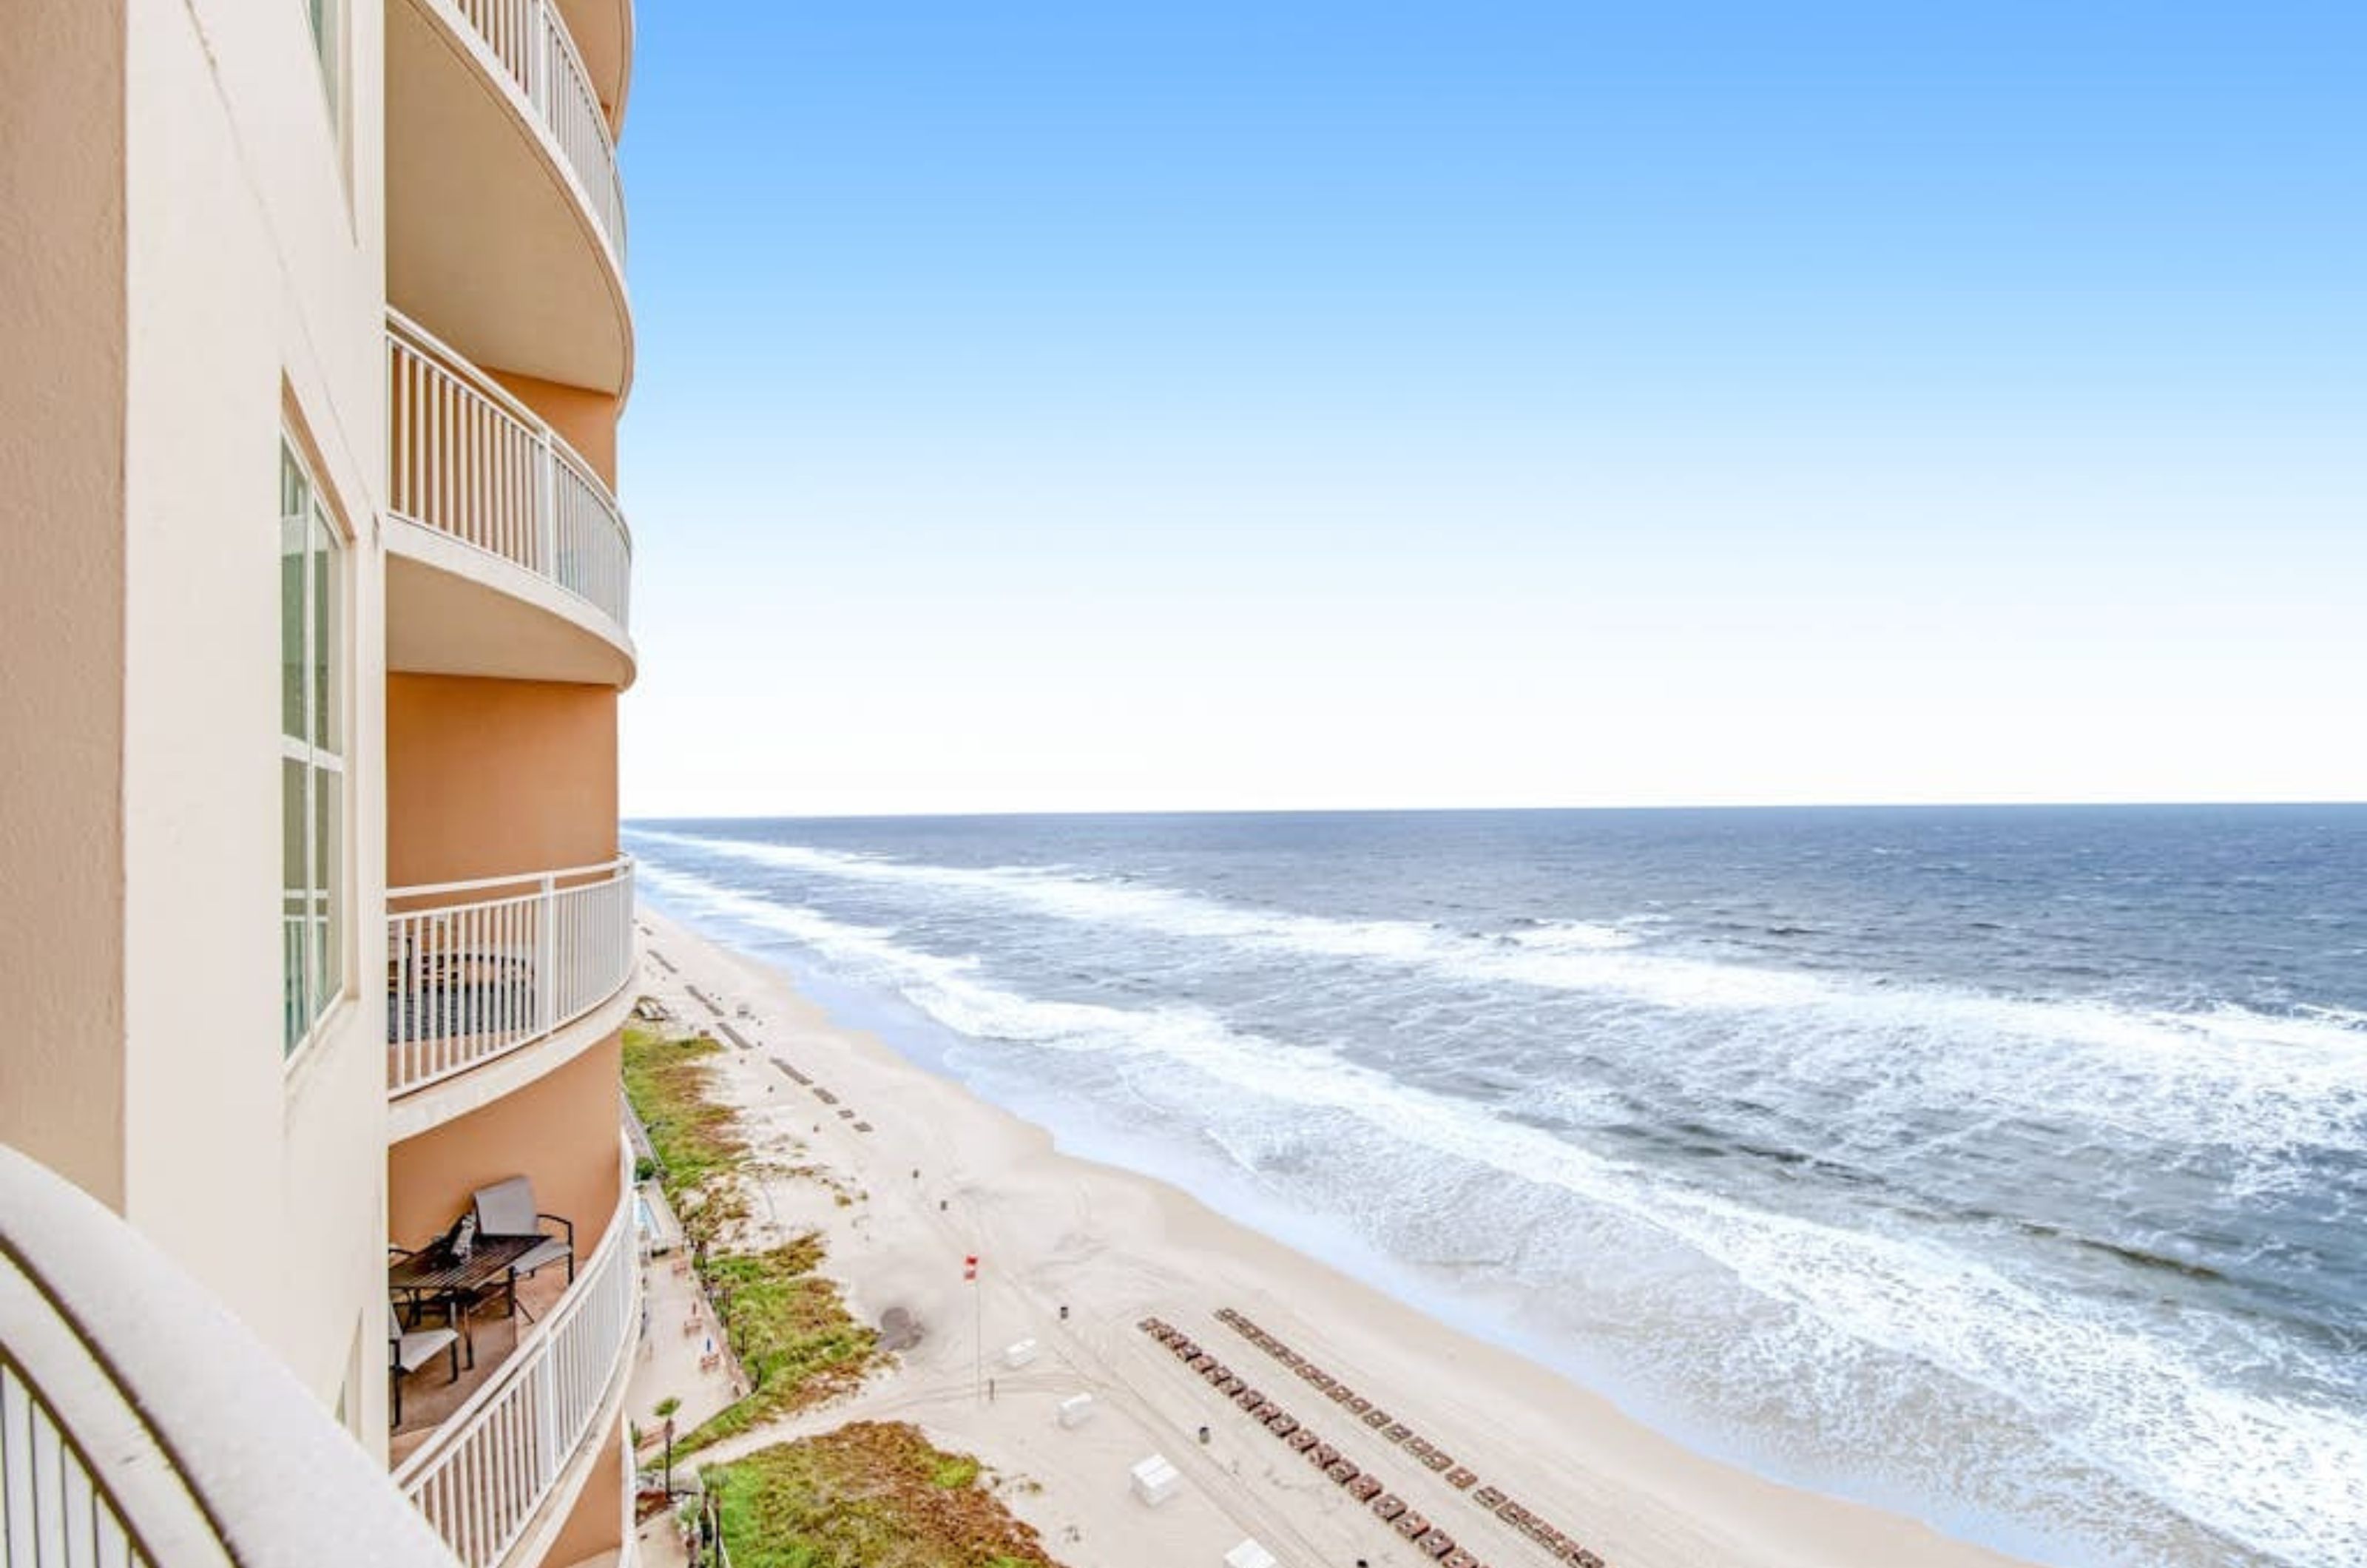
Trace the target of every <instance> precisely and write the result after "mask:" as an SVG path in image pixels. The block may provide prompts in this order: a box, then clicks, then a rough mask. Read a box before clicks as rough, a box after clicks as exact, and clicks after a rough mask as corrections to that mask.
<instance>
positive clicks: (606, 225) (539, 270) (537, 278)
mask: <svg viewBox="0 0 2367 1568" xmlns="http://www.w3.org/2000/svg"><path fill="white" fill-rule="evenodd" d="M620 63H621V62H620ZM387 230H388V235H387V239H388V248H387V293H388V296H389V298H390V299H393V300H394V301H395V302H396V303H398V304H399V305H400V306H401V307H402V309H403V310H406V311H407V312H409V313H410V314H411V315H413V316H415V317H417V318H419V319H421V320H423V321H427V322H428V323H429V324H430V325H432V326H433V327H434V328H435V330H436V332H437V333H439V334H440V335H442V336H443V337H444V338H445V339H447V341H449V342H451V343H453V344H458V345H459V348H460V349H461V350H462V351H463V352H464V353H466V354H467V355H469V357H470V358H471V359H473V360H475V361H476V362H477V363H479V364H481V365H497V366H500V367H502V368H504V370H512V371H515V372H517V373H518V374H520V375H524V376H534V377H539V378H543V379H545V380H550V381H560V382H564V383H566V384H567V385H569V386H574V387H583V388H589V389H594V390H596V391H601V392H606V393H608V394H610V395H613V396H617V397H621V396H623V394H624V392H625V389H626V388H627V387H628V386H629V384H630V382H631V379H632V320H631V313H630V310H629V307H628V305H627V303H626V298H625V282H624V276H625V274H624V264H625V202H624V191H623V186H622V185H621V184H620V183H619V181H618V178H617V152H616V147H615V144H614V142H613V141H611V139H610V135H609V129H608V118H607V115H606V112H605V111H604V110H603V108H602V107H601V102H600V97H599V95H598V93H597V92H596V90H595V87H594V85H593V78H592V76H591V73H589V71H588V70H587V69H586V67H585V65H584V62H583V57H582V56H581V55H580V54H579V53H578V52H577V51H576V47H575V42H574V39H573V38H572V35H571V34H570V32H569V30H568V27H567V24H566V22H565V21H564V20H563V19H562V18H561V14H560V11H559V8H558V6H555V5H553V4H552V3H551V0H400V3H398V4H395V5H391V6H388V7H387Z"/></svg>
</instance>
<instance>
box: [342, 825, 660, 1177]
mask: <svg viewBox="0 0 2367 1568" xmlns="http://www.w3.org/2000/svg"><path fill="white" fill-rule="evenodd" d="M386 901H387V908H388V914H387V918H386V945H387V1002H386V1007H387V1026H386V1027H387V1091H388V1093H389V1095H390V1096H391V1097H392V1098H394V1099H398V1100H400V1099H402V1097H404V1096H406V1095H411V1094H414V1093H417V1092H418V1091H420V1090H423V1089H427V1088H429V1087H430V1086H432V1085H435V1084H438V1083H442V1082H444V1081H445V1080H447V1079H449V1078H453V1077H458V1076H459V1075H460V1074H463V1073H467V1072H470V1071H471V1070H472V1069H474V1068H477V1067H480V1066H484V1065H485V1064H487V1063H490V1062H493V1061H496V1060H498V1059H501V1058H504V1057H507V1056H511V1055H516V1054H518V1053H520V1052H523V1051H525V1050H526V1049H527V1048H528V1047H529V1046H532V1045H535V1044H537V1043H539V1042H542V1041H545V1040H549V1039H552V1038H554V1037H555V1036H557V1035H559V1034H561V1032H563V1031H565V1030H566V1029H567V1027H568V1026H569V1025H570V1024H572V1023H574V1022H575V1021H577V1020H579V1019H583V1018H584V1017H586V1016H587V1015H589V1014H591V1013H593V1012H594V1011H595V1010H598V1009H599V1008H600V1005H601V1004H602V1003H604V1002H608V1001H612V1000H614V999H616V998H617V997H618V996H619V995H620V994H621V993H622V992H623V991H624V989H625V987H626V986H627V985H628V984H629V982H630V981H631V979H632V977H633V863H632V862H631V861H630V860H629V859H623V860H617V861H613V862H610V863H607V864H606V865H594V866H577V867H574V868H572V869H571V870H567V871H551V872H538V873H532V874H527V875H524V876H511V877H486V878H481V879H480V880H477V881H474V882H447V883H440V884H437V885H436V886H425V887H394V888H389V889H388V890H387V896H386ZM398 1132H400V1129H398Z"/></svg>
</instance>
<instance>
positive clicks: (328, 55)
mask: <svg viewBox="0 0 2367 1568" xmlns="http://www.w3.org/2000/svg"><path fill="white" fill-rule="evenodd" d="M344 5H345V0H304V20H305V21H306V22H308V23H310V24H311V28H312V52H313V53H314V54H315V55H317V56H319V57H320V62H321V86H322V88H323V90H324V91H326V92H327V93H328V95H329V110H330V113H331V115H332V116H334V114H335V113H336V110H337V107H338V98H339V94H338V92H337V87H338V78H339V77H340V76H341V75H342V74H343V73H342V72H341V71H339V70H338V53H337V47H338V46H337V22H338V15H337V13H338V12H339V11H340V10H341V9H342V8H343V6H344Z"/></svg>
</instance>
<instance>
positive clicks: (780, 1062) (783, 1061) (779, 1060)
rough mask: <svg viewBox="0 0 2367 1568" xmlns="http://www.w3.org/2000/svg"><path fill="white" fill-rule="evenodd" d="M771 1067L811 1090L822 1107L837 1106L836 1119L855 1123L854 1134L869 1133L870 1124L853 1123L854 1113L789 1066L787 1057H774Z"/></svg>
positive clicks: (828, 1091)
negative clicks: (776, 1068) (778, 1069)
mask: <svg viewBox="0 0 2367 1568" xmlns="http://www.w3.org/2000/svg"><path fill="white" fill-rule="evenodd" d="M773 1066H776V1067H778V1068H780V1069H781V1071H783V1072H785V1073H787V1074H788V1075H789V1077H792V1078H795V1079H796V1080H797V1081H798V1082H799V1083H801V1084H803V1085H804V1086H805V1087H806V1088H808V1089H811V1090H813V1096H814V1098H815V1099H816V1100H821V1102H822V1103H823V1104H824V1105H837V1106H838V1119H839V1120H840V1121H842V1122H854V1123H855V1131H856V1132H858V1133H868V1132H869V1131H871V1123H870V1122H858V1121H855V1112H854V1111H850V1110H848V1109H847V1108H846V1107H845V1106H844V1105H839V1104H838V1096H836V1095H834V1094H832V1093H831V1092H830V1090H828V1089H824V1088H822V1087H821V1085H820V1084H818V1083H816V1082H814V1081H813V1079H811V1078H810V1077H806V1075H805V1074H803V1073H801V1072H799V1071H798V1070H797V1068H795V1067H793V1066H789V1059H788V1058H787V1056H776V1057H774V1058H773Z"/></svg>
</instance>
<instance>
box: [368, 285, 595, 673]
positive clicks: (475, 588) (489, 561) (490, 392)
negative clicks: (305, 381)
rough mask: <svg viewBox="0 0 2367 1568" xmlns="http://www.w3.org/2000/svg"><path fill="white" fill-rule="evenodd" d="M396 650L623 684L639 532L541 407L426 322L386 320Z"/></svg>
mask: <svg viewBox="0 0 2367 1568" xmlns="http://www.w3.org/2000/svg"><path fill="white" fill-rule="evenodd" d="M386 346H387V466H388V475H387V492H388V513H389V517H390V520H391V522H392V524H393V525H394V526H393V527H391V529H390V530H389V535H388V540H387V544H388V554H389V557H390V559H389V561H388V568H387V662H388V664H389V666H390V667H391V668H393V669H397V670H404V671H418V672H423V673H431V674H446V675H496V676H507V677H512V678H522V679H538V680H554V681H576V682H586V683H591V684H607V685H618V686H621V685H625V684H628V683H629V682H630V681H631V679H632V671H633V647H632V640H631V638H630V637H628V636H627V635H626V631H625V623H626V619H627V616H628V614H629V600H630V594H631V587H632V565H633V542H632V535H631V532H630V531H629V529H628V528H627V527H626V525H625V514H624V512H623V510H622V509H621V508H619V507H618V506H617V498H616V497H615V496H614V495H613V494H611V493H610V492H609V490H608V487H607V486H606V484H604V483H602V482H601V480H600V477H599V475H598V474H597V473H596V472H595V470H594V469H593V468H592V465H591V464H589V463H587V462H585V461H584V460H583V457H582V456H580V455H579V454H578V453H577V452H576V451H575V449H574V448H573V447H572V446H569V445H568V444H567V442H566V441H565V440H563V439H562V438H561V436H560V435H559V434H557V433H556V432H554V431H553V430H552V429H551V428H550V426H549V424H547V423H544V422H543V421H542V420H541V419H539V418H538V417H537V416H536V414H535V412H534V411H533V410H531V409H529V408H527V406H526V405H525V404H524V403H522V402H520V401H518V400H516V399H515V398H514V397H512V396H510V394H509V393H507V392H506V391H504V390H503V389H502V388H501V387H500V386H498V385H497V384H495V383H494V382H493V379H492V378H489V377H487V376H486V375H485V374H484V373H483V372H482V371H481V370H479V369H478V368H477V367H475V366H474V365H472V364H471V363H470V361H469V360H468V359H466V358H465V357H463V356H462V355H460V354H459V353H458V352H457V351H456V350H454V349H452V348H451V347H449V346H448V345H447V344H443V343H441V342H439V341H437V340H436V338H435V337H433V336H431V335H430V334H429V333H427V332H426V331H425V329H423V328H421V327H420V326H419V325H418V324H417V323H415V322H413V321H410V320H408V319H407V318H405V317H402V316H400V315H391V316H390V317H389V319H388V323H387V345H386Z"/></svg>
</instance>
